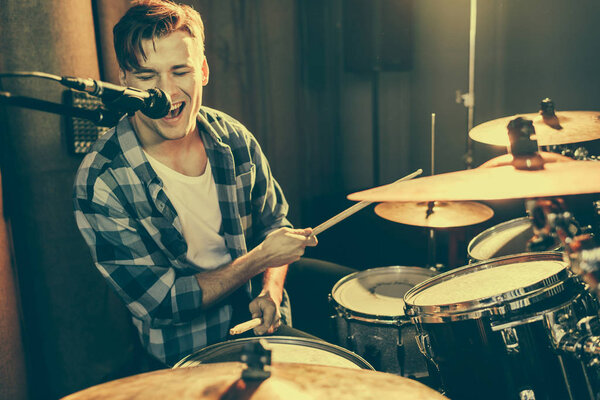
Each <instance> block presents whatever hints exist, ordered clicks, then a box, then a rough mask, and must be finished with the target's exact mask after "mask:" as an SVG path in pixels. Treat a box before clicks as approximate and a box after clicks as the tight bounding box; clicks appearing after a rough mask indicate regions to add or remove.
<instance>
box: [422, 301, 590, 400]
mask: <svg viewBox="0 0 600 400" xmlns="http://www.w3.org/2000/svg"><path fill="white" fill-rule="evenodd" d="M588 296H589V295H588V294H587V293H581V294H577V295H576V296H575V297H574V298H571V299H568V300H566V301H564V303H563V304H562V306H563V307H569V308H570V309H571V310H573V311H574V312H575V313H576V314H577V315H578V317H577V318H579V317H581V318H582V317H584V316H586V315H591V314H593V313H594V311H593V310H594V306H593V300H592V299H589V298H588ZM554 300H557V299H554ZM563 300H564V298H563ZM546 305H547V306H549V304H546ZM539 306H541V304H538V305H536V308H538V307H539ZM530 311H531V314H525V313H522V312H520V313H519V315H516V316H513V319H514V318H516V319H514V320H513V321H511V320H510V319H509V318H507V316H504V317H503V318H502V319H498V318H494V317H491V316H485V317H481V318H477V319H470V320H463V321H452V322H445V323H421V324H418V325H417V334H418V335H426V336H427V337H428V340H429V344H430V346H431V349H432V353H433V356H432V357H431V360H430V361H429V363H430V365H431V366H432V367H434V368H431V370H432V371H436V372H432V373H431V375H432V378H431V379H432V382H434V384H433V385H436V384H437V385H439V386H440V387H441V388H443V390H444V392H445V393H446V395H447V396H448V397H450V398H452V399H513V398H514V399H518V394H519V393H520V392H521V391H522V390H526V389H531V390H533V391H534V393H535V398H536V400H539V399H548V400H559V399H561V400H562V399H569V398H570V397H569V390H571V392H572V394H573V398H574V399H589V395H588V393H587V386H586V382H585V379H586V378H585V369H584V367H583V365H582V363H581V362H580V361H579V360H578V359H576V358H575V356H574V355H571V354H561V353H560V352H559V351H558V350H556V349H555V346H554V343H553V341H552V339H551V335H550V334H549V327H548V326H547V325H546V324H545V321H544V319H543V318H537V319H534V320H530V321H529V319H531V317H532V316H533V315H536V312H535V311H536V310H530ZM539 313H540V312H539V311H538V313H537V314H538V315H539ZM542 313H543V311H542ZM509 321H510V322H513V323H515V325H514V327H513V329H514V330H515V332H516V336H517V337H518V341H519V351H518V352H515V353H511V352H510V351H509V350H508V349H507V346H506V345H505V342H504V339H503V337H502V333H501V331H496V330H493V327H494V326H497V325H498V324H499V323H508V322H509ZM521 321H522V323H521ZM563 366H564V368H563ZM563 371H564V372H563ZM565 374H566V376H565Z"/></svg>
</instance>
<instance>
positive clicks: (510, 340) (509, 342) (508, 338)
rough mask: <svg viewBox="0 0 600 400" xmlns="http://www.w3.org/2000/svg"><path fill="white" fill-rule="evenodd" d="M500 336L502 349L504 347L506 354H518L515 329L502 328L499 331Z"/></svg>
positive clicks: (517, 339)
mask: <svg viewBox="0 0 600 400" xmlns="http://www.w3.org/2000/svg"><path fill="white" fill-rule="evenodd" d="M500 333H501V334H502V340H503V341H504V347H506V352H507V353H509V354H510V353H518V352H519V337H518V336H517V331H516V330H515V328H504V329H502V330H501V331H500Z"/></svg>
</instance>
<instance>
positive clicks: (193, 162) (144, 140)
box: [74, 0, 317, 365]
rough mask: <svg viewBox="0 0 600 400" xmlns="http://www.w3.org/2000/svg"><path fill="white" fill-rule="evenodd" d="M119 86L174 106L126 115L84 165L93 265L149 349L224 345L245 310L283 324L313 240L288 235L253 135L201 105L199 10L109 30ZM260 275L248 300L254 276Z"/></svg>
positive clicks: (85, 219) (203, 77) (163, 354)
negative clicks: (258, 287)
mask: <svg viewBox="0 0 600 400" xmlns="http://www.w3.org/2000/svg"><path fill="white" fill-rule="evenodd" d="M114 45H115V51H116V54H117V59H118V62H119V66H120V69H121V72H120V80H121V84H122V85H124V86H132V87H136V88H139V89H143V90H147V89H151V88H154V87H156V88H159V89H161V90H163V91H164V92H165V93H167V94H168V95H169V96H170V97H171V100H172V107H171V111H170V112H169V114H168V115H167V116H166V117H164V118H162V119H160V120H155V119H150V118H148V117H147V116H145V115H143V114H142V113H140V112H137V113H135V115H132V116H129V117H127V118H124V119H122V120H121V121H120V122H119V124H118V125H117V126H116V127H115V128H113V129H112V130H111V131H109V132H108V133H106V134H105V135H104V136H103V137H102V138H101V139H100V140H99V141H98V142H97V143H96V145H95V147H94V149H93V151H92V152H91V153H90V154H88V155H87V157H86V158H85V159H84V160H83V162H82V164H81V166H80V169H79V171H78V173H77V178H76V182H75V187H74V204H75V215H76V219H77V224H78V226H79V228H80V230H81V232H82V234H83V236H84V238H85V240H86V242H87V243H88V245H89V246H90V249H91V252H92V255H93V258H94V261H95V264H96V266H97V268H98V269H99V270H100V272H101V273H102V274H103V276H104V277H105V278H106V279H107V281H108V282H109V284H110V285H111V286H112V287H113V288H114V289H115V290H116V292H117V293H118V294H119V295H120V297H121V298H122V299H123V300H124V301H125V303H126V305H127V307H128V308H129V310H130V311H131V313H132V316H133V322H134V325H135V326H136V328H137V329H138V331H139V334H140V338H141V341H142V344H143V345H144V346H145V348H146V349H147V351H148V352H149V353H150V354H151V355H152V356H154V357H155V358H156V359H158V360H160V361H161V362H162V363H164V364H167V365H173V364H174V363H176V362H177V361H179V360H180V359H181V358H182V357H184V356H186V355H188V354H190V353H192V352H193V351H194V350H197V349H199V348H202V347H204V346H206V345H208V344H212V343H215V342H219V341H222V340H224V339H226V337H227V332H228V330H229V328H230V327H231V326H232V325H233V324H234V323H236V322H242V321H244V320H246V319H249V318H250V317H252V318H256V317H260V318H261V319H262V324H261V325H260V326H258V327H257V328H255V330H254V333H256V334H259V335H261V334H265V333H272V332H273V331H274V330H275V329H277V327H278V326H279V324H280V310H279V307H280V303H281V301H282V296H283V284H284V280H285V276H286V271H287V265H288V264H289V263H291V262H294V261H296V260H298V259H299V258H300V256H302V255H303V253H304V250H305V247H306V246H315V245H316V244H317V240H316V238H315V237H314V236H313V235H312V230H311V229H310V228H307V229H292V228H291V225H290V223H289V222H288V221H287V219H286V214H287V210H288V205H287V203H286V201H285V198H284V195H283V193H282V191H281V188H280V187H279V185H278V183H277V182H276V181H275V179H274V178H273V176H272V175H271V171H270V168H269V164H268V162H267V160H266V158H265V156H264V155H263V153H262V151H261V149H260V147H259V145H258V143H257V142H256V140H255V138H254V137H253V136H252V135H251V134H250V132H248V130H247V129H246V128H245V127H244V126H243V125H241V124H240V123H239V122H237V121H236V120H234V119H233V118H231V117H229V116H227V115H225V114H223V113H221V112H218V111H215V110H212V109H209V108H206V107H202V105H201V104H202V90H203V87H204V86H205V85H206V84H207V83H208V78H209V68H208V64H207V61H206V58H205V56H204V27H203V23H202V20H201V18H200V15H199V14H198V13H197V12H196V11H194V10H193V9H192V8H190V7H188V6H184V5H177V4H174V3H171V2H169V1H161V0H146V1H140V2H138V3H136V4H135V5H134V6H133V7H132V8H131V9H129V11H128V12H127V13H126V14H125V16H123V18H122V19H121V20H120V21H119V23H117V25H116V26H115V28H114ZM261 273H264V278H263V288H262V291H261V292H260V294H259V295H258V297H256V298H254V299H253V300H252V301H250V292H251V291H250V279H251V278H252V277H254V276H256V275H258V274H261Z"/></svg>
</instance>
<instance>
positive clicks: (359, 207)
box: [312, 168, 423, 236]
mask: <svg viewBox="0 0 600 400" xmlns="http://www.w3.org/2000/svg"><path fill="white" fill-rule="evenodd" d="M422 173H423V170H422V169H420V168H419V169H418V170H416V171H415V172H413V173H412V174H409V175H406V176H405V177H404V178H400V179H398V180H397V181H396V182H394V183H392V185H393V184H396V183H399V182H402V181H407V180H409V179H412V178H414V177H415V176H418V175H421V174H422ZM371 203H373V202H372V201H361V202H360V203H357V204H355V205H353V206H352V207H349V208H347V209H346V210H344V211H342V212H341V213H339V214H337V215H335V216H333V217H331V218H329V219H328V220H327V221H325V222H323V223H322V224H321V225H319V226H317V227H316V228H315V229H313V233H312V236H316V235H318V234H320V233H322V232H323V231H325V230H327V229H329V228H331V227H332V226H334V225H335V224H337V223H338V222H341V221H343V220H344V219H346V218H348V217H349V216H351V215H352V214H355V213H357V212H358V211H360V210H362V209H363V208H365V207H366V206H368V205H369V204H371Z"/></svg>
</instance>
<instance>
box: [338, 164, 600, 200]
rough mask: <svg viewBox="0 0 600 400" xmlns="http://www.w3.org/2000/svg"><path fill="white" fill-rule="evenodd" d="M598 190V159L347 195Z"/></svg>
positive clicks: (470, 196)
mask: <svg viewBox="0 0 600 400" xmlns="http://www.w3.org/2000/svg"><path fill="white" fill-rule="evenodd" d="M598 192H600V162H597V161H571V162H557V163H548V164H545V165H544V168H543V169H540V170H535V171H527V170H518V169H515V168H514V167H513V166H511V165H505V166H500V167H492V168H475V169H470V170H465V171H457V172H449V173H445V174H440V175H433V176H426V177H424V178H418V179H413V180H411V181H406V182H399V183H395V184H390V185H385V186H379V187H376V188H373V189H368V190H363V191H361V192H357V193H352V194H350V195H348V199H350V200H355V201H357V200H358V201H363V200H365V201H375V202H381V201H413V202H414V201H417V202H418V201H436V200H437V201H466V200H504V199H521V198H533V197H552V196H566V195H573V194H584V193H598Z"/></svg>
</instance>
